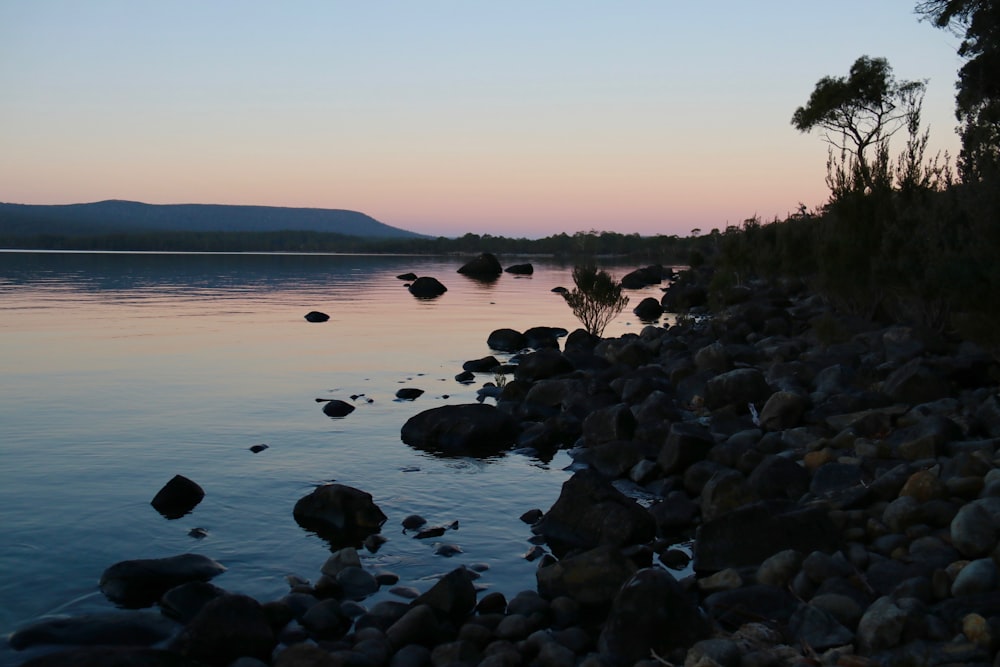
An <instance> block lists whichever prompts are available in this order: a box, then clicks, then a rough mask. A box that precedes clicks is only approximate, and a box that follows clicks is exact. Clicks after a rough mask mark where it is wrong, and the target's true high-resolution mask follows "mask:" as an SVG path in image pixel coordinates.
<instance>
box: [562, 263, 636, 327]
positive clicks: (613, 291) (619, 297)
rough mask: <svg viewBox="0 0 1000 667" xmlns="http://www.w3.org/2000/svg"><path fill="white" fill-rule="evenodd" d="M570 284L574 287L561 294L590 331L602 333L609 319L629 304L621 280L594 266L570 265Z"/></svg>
mask: <svg viewBox="0 0 1000 667" xmlns="http://www.w3.org/2000/svg"><path fill="white" fill-rule="evenodd" d="M573 284H574V285H576V287H574V288H573V290H572V291H571V292H566V293H564V294H563V297H564V298H565V299H566V303H568V304H569V307H570V309H572V311H573V315H575V316H576V318H577V319H578V320H580V323H581V324H583V328H584V329H586V330H587V331H588V332H589V333H590V334H592V335H594V336H601V335H603V334H604V329H605V328H607V326H608V324H609V323H610V322H611V320H613V319H614V318H615V317H616V316H617V315H618V314H619V313H621V312H622V311H623V310H624V309H625V306H627V305H628V297H627V296H625V295H623V294H622V286H621V283H619V282H618V281H617V280H615V279H614V278H612V277H611V274H609V273H608V272H607V271H603V270H599V269H598V268H597V267H595V266H577V267H574V268H573Z"/></svg>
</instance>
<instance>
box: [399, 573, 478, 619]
mask: <svg viewBox="0 0 1000 667" xmlns="http://www.w3.org/2000/svg"><path fill="white" fill-rule="evenodd" d="M421 605H426V606H428V607H430V608H431V609H432V610H433V611H434V613H435V614H437V615H438V617H439V618H441V619H442V620H449V621H451V622H453V623H457V622H459V621H461V620H462V619H463V618H465V617H466V616H468V615H469V614H470V613H472V610H473V609H474V608H475V607H476V587H475V586H474V585H473V583H472V573H471V572H469V570H467V569H465V568H464V567H459V568H456V569H454V570H452V571H451V572H449V573H448V574H446V575H445V576H443V577H441V578H440V579H438V581H437V583H435V584H434V585H433V586H431V588H430V589H429V590H428V591H427V592H426V593H424V594H422V595H420V596H419V597H417V598H416V599H415V600H414V601H413V602H412V606H413V607H414V608H416V607H419V606H421Z"/></svg>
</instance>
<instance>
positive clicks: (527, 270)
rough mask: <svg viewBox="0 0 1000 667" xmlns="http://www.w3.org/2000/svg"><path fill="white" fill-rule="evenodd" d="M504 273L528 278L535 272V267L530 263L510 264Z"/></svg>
mask: <svg viewBox="0 0 1000 667" xmlns="http://www.w3.org/2000/svg"><path fill="white" fill-rule="evenodd" d="M504 271H506V272H507V273H510V274H513V275H515V276H530V275H531V274H533V273H534V272H535V267H534V266H532V265H531V263H530V262H529V263H525V264H511V265H510V266H508V267H507V268H506V269H504Z"/></svg>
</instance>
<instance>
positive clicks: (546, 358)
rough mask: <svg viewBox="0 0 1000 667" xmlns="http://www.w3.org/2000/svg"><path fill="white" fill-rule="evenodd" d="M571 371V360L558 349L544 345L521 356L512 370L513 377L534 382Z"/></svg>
mask: <svg viewBox="0 0 1000 667" xmlns="http://www.w3.org/2000/svg"><path fill="white" fill-rule="evenodd" d="M571 372H573V362H571V361H570V360H569V359H568V358H567V357H566V356H565V355H564V354H563V353H562V352H560V351H559V350H556V349H552V348H547V347H546V348H542V349H540V350H538V351H536V352H532V353H531V354H526V355H524V356H522V357H521V359H520V361H519V362H518V364H517V368H516V369H515V370H514V377H515V378H517V379H518V380H524V381H525V382H535V381H537V380H544V379H547V378H553V377H557V376H559V375H564V374H566V373H571Z"/></svg>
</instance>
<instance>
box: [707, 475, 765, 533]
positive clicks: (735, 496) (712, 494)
mask: <svg viewBox="0 0 1000 667" xmlns="http://www.w3.org/2000/svg"><path fill="white" fill-rule="evenodd" d="M754 500H756V496H755V495H754V493H753V491H752V490H751V488H750V485H749V484H747V481H746V479H745V478H744V477H743V475H741V474H740V472H739V471H737V470H733V469H731V468H724V469H722V470H719V471H718V472H716V473H715V474H713V475H712V476H711V477H710V478H709V479H708V481H707V482H706V483H705V486H704V487H703V488H702V490H701V518H702V520H703V521H711V520H712V519H715V518H717V517H720V516H722V515H724V514H726V513H727V512H731V511H733V510H736V509H738V508H740V507H743V506H744V505H746V504H748V503H750V502H753V501H754Z"/></svg>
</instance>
